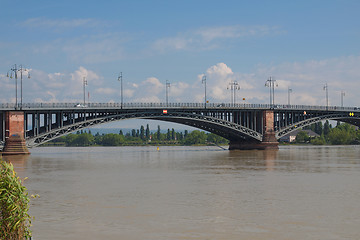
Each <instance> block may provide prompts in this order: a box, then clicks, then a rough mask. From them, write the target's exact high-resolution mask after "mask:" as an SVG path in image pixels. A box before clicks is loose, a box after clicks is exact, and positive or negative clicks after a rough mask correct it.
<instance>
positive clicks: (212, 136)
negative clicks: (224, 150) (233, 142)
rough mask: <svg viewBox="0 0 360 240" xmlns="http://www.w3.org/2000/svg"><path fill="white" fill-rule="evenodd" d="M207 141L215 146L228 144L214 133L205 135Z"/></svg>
mask: <svg viewBox="0 0 360 240" xmlns="http://www.w3.org/2000/svg"><path fill="white" fill-rule="evenodd" d="M207 141H208V142H211V143H215V144H223V143H228V140H227V139H225V138H223V137H220V136H218V135H216V134H214V133H209V134H207Z"/></svg>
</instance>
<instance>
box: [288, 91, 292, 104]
mask: <svg viewBox="0 0 360 240" xmlns="http://www.w3.org/2000/svg"><path fill="white" fill-rule="evenodd" d="M290 93H292V89H291V88H290V87H288V105H289V106H290Z"/></svg>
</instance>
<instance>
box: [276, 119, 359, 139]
mask: <svg viewBox="0 0 360 240" xmlns="http://www.w3.org/2000/svg"><path fill="white" fill-rule="evenodd" d="M324 120H334V121H340V122H345V123H349V124H351V125H354V126H357V127H360V117H356V116H355V117H354V116H349V113H345V112H335V113H334V112H333V113H327V114H324V115H321V116H316V117H310V118H307V119H305V120H302V121H299V122H296V123H294V124H291V125H288V126H286V127H284V128H281V129H280V130H278V131H276V133H275V137H276V139H280V138H281V137H283V136H284V135H286V134H289V133H291V132H294V131H296V130H298V129H301V128H303V127H306V126H309V125H311V124H314V123H317V122H321V121H324Z"/></svg>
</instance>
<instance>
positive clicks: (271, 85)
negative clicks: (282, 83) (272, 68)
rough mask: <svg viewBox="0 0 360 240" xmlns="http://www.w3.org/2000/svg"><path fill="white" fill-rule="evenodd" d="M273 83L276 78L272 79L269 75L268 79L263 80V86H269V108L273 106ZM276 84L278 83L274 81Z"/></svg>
mask: <svg viewBox="0 0 360 240" xmlns="http://www.w3.org/2000/svg"><path fill="white" fill-rule="evenodd" d="M275 83H276V80H275V79H273V78H272V77H270V78H269V79H268V80H266V82H265V86H266V87H269V89H270V108H272V107H274V105H275V90H274V89H275ZM277 86H278V84H277V83H276V87H277Z"/></svg>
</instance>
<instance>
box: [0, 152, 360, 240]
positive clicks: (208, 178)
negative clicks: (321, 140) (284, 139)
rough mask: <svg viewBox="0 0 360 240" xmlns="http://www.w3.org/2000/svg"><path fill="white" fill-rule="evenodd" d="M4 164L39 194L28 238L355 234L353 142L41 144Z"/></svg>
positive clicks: (358, 186) (358, 163)
mask: <svg viewBox="0 0 360 240" xmlns="http://www.w3.org/2000/svg"><path fill="white" fill-rule="evenodd" d="M4 158H5V157H4ZM7 159H8V157H7ZM11 161H12V163H13V164H14V165H15V168H16V171H17V172H18V174H19V175H20V177H22V178H23V177H28V179H27V180H26V181H25V185H26V187H27V188H28V191H29V194H39V195H40V198H37V199H33V200H31V204H30V215H32V216H34V217H35V219H34V220H33V226H32V227H31V229H32V231H33V239H34V240H39V239H40V240H45V239H52V240H57V239H72V240H78V239H79V240H80V239H107V240H109V239H126V240H144V239H146V240H169V239H176V240H177V239H179V240H180V239H197V240H199V239H200V240H205V239H226V240H229V239H237V240H238V239H252V240H257V239H259V240H260V239H261V240H265V239H267V240H268V239H274V240H275V239H276V240H285V239H286V240H288V239H299V240H300V239H301V240H306V239H309V240H310V239H311V240H313V239H324V240H325V239H326V240H332V239H342V240H343V239H360V227H359V226H360V147H359V146H319V147H317V146H280V149H279V150H278V151H257V150H253V151H224V150H221V149H219V148H217V147H165V146H164V147H163V146H161V147H160V148H159V150H157V148H156V147H85V148H65V147H57V148H53V147H42V148H35V149H31V155H30V156H28V157H11Z"/></svg>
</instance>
